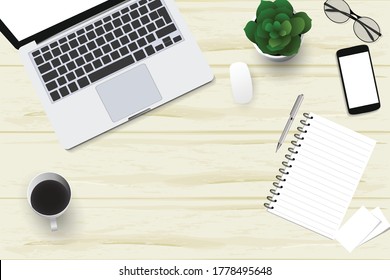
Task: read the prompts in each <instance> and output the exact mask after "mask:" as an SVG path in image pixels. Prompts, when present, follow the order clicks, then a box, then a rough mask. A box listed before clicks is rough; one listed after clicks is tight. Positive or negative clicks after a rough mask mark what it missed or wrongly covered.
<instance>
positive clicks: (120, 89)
mask: <svg viewBox="0 0 390 280" xmlns="http://www.w3.org/2000/svg"><path fill="white" fill-rule="evenodd" d="M96 90H97V92H98V94H99V96H100V99H101V100H102V101H103V104H104V106H105V107H106V110H107V112H108V114H109V115H110V118H111V120H112V121H113V122H117V121H119V120H122V119H124V118H128V117H129V116H131V115H133V114H135V113H137V112H139V111H141V110H142V109H148V106H150V105H152V104H154V103H156V102H158V101H160V100H161V99H162V97H161V95H160V92H159V91H158V89H157V87H156V84H155V83H154V81H153V78H152V76H151V75H150V73H149V70H148V68H147V67H146V65H145V64H142V65H140V66H137V67H136V68H133V69H131V70H129V71H127V72H125V73H123V74H121V75H119V76H117V77H115V78H113V79H111V80H109V81H107V82H105V83H103V84H101V85H98V86H97V87H96Z"/></svg>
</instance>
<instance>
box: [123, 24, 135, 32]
mask: <svg viewBox="0 0 390 280" xmlns="http://www.w3.org/2000/svg"><path fill="white" fill-rule="evenodd" d="M122 29H123V31H124V32H125V33H129V32H130V31H131V30H133V28H132V27H131V25H130V24H126V25H125V26H123V27H122Z"/></svg>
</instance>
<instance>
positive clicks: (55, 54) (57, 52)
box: [51, 48, 61, 57]
mask: <svg viewBox="0 0 390 280" xmlns="http://www.w3.org/2000/svg"><path fill="white" fill-rule="evenodd" d="M51 52H52V53H53V55H54V56H55V57H58V56H60V55H61V50H60V49H59V48H55V49H53V50H52V51H51Z"/></svg>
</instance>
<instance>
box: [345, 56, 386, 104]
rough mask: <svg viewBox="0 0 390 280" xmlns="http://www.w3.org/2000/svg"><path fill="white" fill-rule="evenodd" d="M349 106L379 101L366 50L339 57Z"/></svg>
mask: <svg viewBox="0 0 390 280" xmlns="http://www.w3.org/2000/svg"><path fill="white" fill-rule="evenodd" d="M339 61H340V67H341V72H342V75H343V80H344V87H345V92H346V95H347V99H348V104H349V108H351V109H353V108H357V107H361V106H365V105H370V104H376V103H378V102H379V99H378V94H377V91H376V86H375V78H374V73H373V71H372V67H371V62H370V57H369V54H368V52H363V53H357V54H353V55H348V56H342V57H340V58H339Z"/></svg>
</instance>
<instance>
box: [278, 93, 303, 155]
mask: <svg viewBox="0 0 390 280" xmlns="http://www.w3.org/2000/svg"><path fill="white" fill-rule="evenodd" d="M302 101H303V94H300V95H298V97H297V100H295V103H294V106H293V108H292V110H291V113H290V117H289V119H288V121H287V123H286V126H285V127H284V130H283V132H282V135H280V138H279V141H278V145H277V146H276V152H277V151H278V150H279V148H280V147H281V146H282V144H283V142H284V139H285V138H286V135H287V133H288V131H289V130H290V127H291V124H292V123H293V121H294V119H295V116H296V115H297V113H298V110H299V107H300V106H301V104H302Z"/></svg>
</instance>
